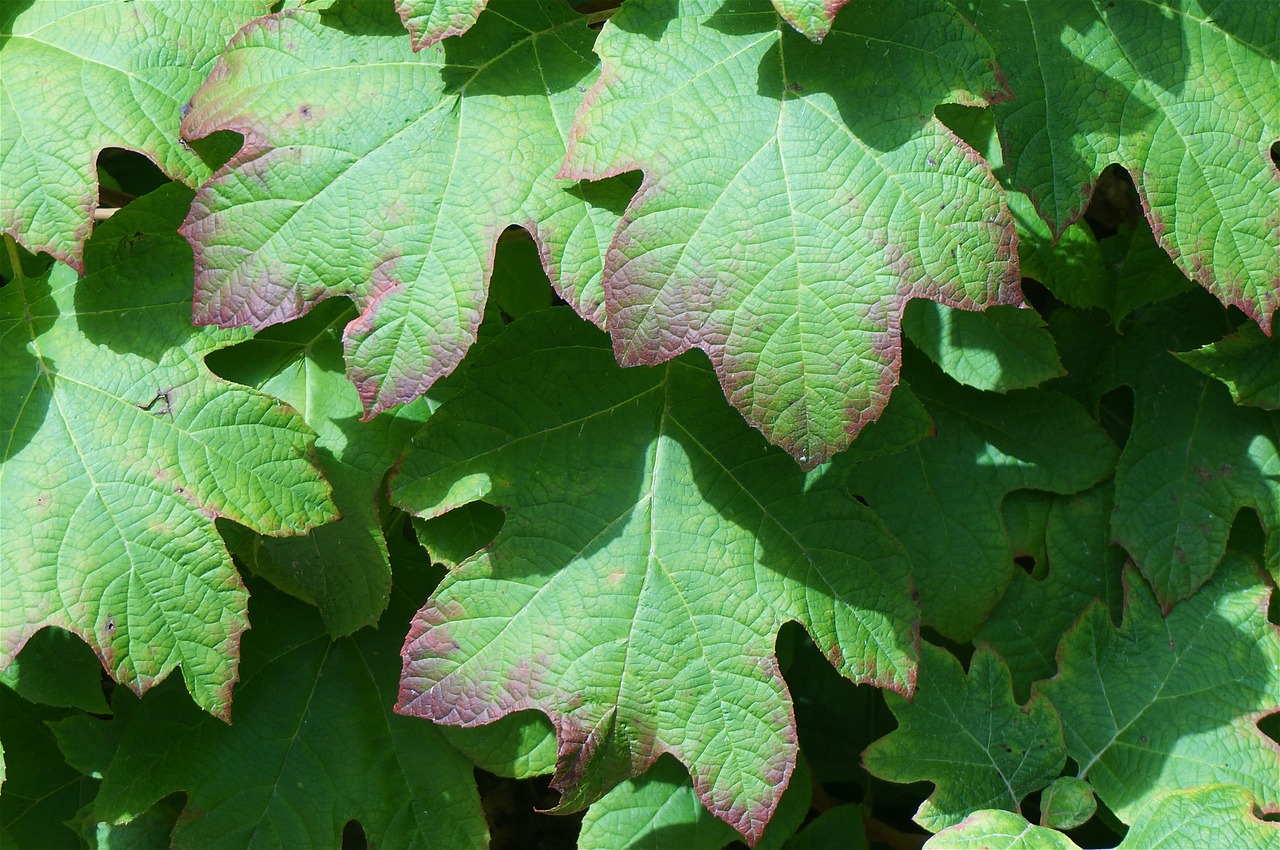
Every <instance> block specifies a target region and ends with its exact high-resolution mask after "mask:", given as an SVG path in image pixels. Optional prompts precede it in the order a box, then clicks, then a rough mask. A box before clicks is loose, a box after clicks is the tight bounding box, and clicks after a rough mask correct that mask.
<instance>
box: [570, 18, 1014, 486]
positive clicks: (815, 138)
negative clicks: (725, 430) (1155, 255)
mask: <svg viewBox="0 0 1280 850" xmlns="http://www.w3.org/2000/svg"><path fill="white" fill-rule="evenodd" d="M595 49H596V52H598V53H599V54H600V56H601V58H602V60H603V67H604V70H603V72H602V74H601V76H600V79H599V81H598V82H597V83H596V84H595V86H594V87H593V88H592V90H591V91H590V92H589V93H588V94H587V97H586V100H585V101H584V103H583V107H582V109H581V110H580V111H579V113H578V116H577V118H576V119H575V122H574V128H573V131H572V134H571V143H570V147H569V154H568V157H567V159H566V160H565V167H564V169H563V170H562V172H561V173H562V174H563V175H565V176H569V177H578V178H589V179H599V178H603V177H608V176H611V175H617V174H621V173H623V172H626V171H632V170H636V169H640V168H643V169H644V170H645V179H644V183H643V184H642V186H641V188H640V192H639V193H638V194H637V195H636V196H635V198H633V199H632V201H631V203H630V205H629V206H628V207H627V212H626V214H625V216H624V218H623V223H622V225H621V226H620V228H619V230H618V232H617V234H616V235H615V236H614V239H613V242H612V243H611V245H610V247H609V251H608V254H607V255H606V257H605V270H604V288H605V293H606V303H607V309H608V314H609V322H608V327H609V331H610V333H611V334H612V335H613V343H614V349H615V351H616V353H617V355H618V358H619V361H620V362H621V363H623V364H624V365H636V364H641V363H644V364H650V365H652V364H656V363H660V362H663V361H665V360H667V359H669V358H671V357H674V356H676V355H677V354H679V353H681V352H682V351H686V350H688V349H690V348H701V349H702V350H704V351H705V352H706V353H707V354H708V356H709V357H710V358H711V362H712V363H713V364H714V365H715V368H716V372H717V375H718V376H719V378H720V383H721V386H722V388H723V389H724V391H725V394H726V396H728V398H729V400H730V401H731V402H732V403H733V405H734V406H735V407H737V408H738V409H739V410H740V411H742V413H743V415H744V416H746V417H747V420H748V421H749V422H751V423H752V424H753V425H755V426H756V427H758V428H760V429H761V430H762V431H763V432H764V434H765V436H766V437H768V438H769V440H770V441H771V442H773V443H776V444H778V445H780V446H782V447H783V448H785V449H786V450H787V451H788V452H790V453H791V454H792V455H793V456H795V458H796V460H797V461H798V462H799V463H800V464H801V465H802V466H804V467H806V468H810V467H813V466H816V465H818V464H819V463H821V462H822V461H824V460H826V459H827V458H828V457H830V456H831V455H832V454H834V453H835V452H837V451H839V450H841V449H843V448H844V447H845V446H847V445H849V443H850V442H851V441H852V440H853V439H854V437H855V436H857V434H858V432H859V431H860V430H861V429H862V428H863V427H864V426H865V425H866V424H867V423H869V422H872V421H874V420H875V419H876V418H877V417H878V416H879V414H880V412H881V410H883V409H884V406H885V402H886V401H887V400H888V398H889V394H890V391H891V390H892V388H893V386H894V385H895V384H897V382H898V364H899V359H900V348H899V333H898V324H899V319H900V317H901V314H902V309H903V307H904V305H905V304H906V302H907V301H908V300H909V299H911V298H928V299H930V300H934V301H938V302H940V303H943V304H946V305H948V306H952V307H961V308H964V309H970V310H980V309H984V308H986V307H989V306H991V305H993V304H1015V303H1018V302H1019V301H1020V300H1021V296H1020V295H1019V293H1018V287H1017V282H1018V277H1017V273H1016V263H1015V260H1014V256H1013V243H1014V231H1013V221H1012V219H1011V218H1010V217H1009V212H1008V209H1007V208H1006V207H1005V205H1004V198H1003V193H1002V192H1001V190H1000V188H999V186H998V184H997V183H996V181H995V178H994V177H992V176H991V174H990V172H989V171H988V169H987V167H986V165H985V164H984V163H983V162H982V160H981V159H980V158H979V157H978V156H977V155H976V154H974V153H973V151H972V150H970V149H969V148H968V147H967V146H965V145H963V144H962V143H960V142H959V141H958V140H957V139H956V138H955V136H954V135H953V134H952V133H951V132H950V131H949V130H947V129H946V128H945V127H944V126H943V125H942V124H941V123H940V122H938V121H937V120H936V119H935V118H934V117H933V110H934V107H935V106H936V105H937V104H939V103H942V102H947V101H954V102H960V103H968V104H978V103H985V102H989V101H991V100H993V99H997V98H999V97H1003V96H1004V92H1003V90H1002V89H1001V87H1000V84H999V81H998V80H997V79H996V76H995V74H994V73H993V71H992V65H991V61H992V60H991V55H990V54H989V53H988V52H987V48H986V45H985V44H984V43H982V42H981V40H980V39H978V38H977V37H976V36H975V34H974V33H973V31H972V30H971V29H970V28H969V27H968V26H967V25H966V23H965V22H964V21H963V19H962V18H960V17H959V15H958V14H957V13H956V12H955V11H954V10H952V9H951V8H950V6H949V5H947V4H945V3H942V2H940V1H939V0H910V2H902V3H892V4H888V5H886V6H872V5H870V4H864V3H859V4H855V5H854V6H851V7H848V8H846V9H845V10H844V12H843V13H842V14H841V16H840V19H839V21H838V22H837V24H836V25H835V27H834V28H833V29H832V30H831V32H830V33H829V34H828V35H827V37H826V41H825V42H824V43H823V45H822V46H821V47H816V46H814V45H813V44H810V43H809V42H808V41H806V40H805V39H804V38H803V37H801V36H799V35H797V34H795V33H792V32H791V31H790V30H789V29H788V28H786V26H785V25H784V24H783V23H782V22H781V21H780V20H779V19H778V17H777V15H776V14H775V13H774V10H773V9H771V8H769V7H768V6H767V5H765V4H764V2H763V0H741V2H732V3H729V4H727V5H724V4H721V3H711V2H706V0H666V1H665V2H662V1H661V0H654V2H648V3H645V2H641V3H628V4H626V5H625V6H624V7H623V8H622V9H620V10H619V11H618V13H617V14H616V15H614V16H613V17H612V18H611V19H610V21H609V23H608V24H607V25H606V26H605V28H604V30H603V31H602V33H601V35H600V38H599V39H598V41H597V42H596V48H595ZM939 55H945V56H946V60H945V61H944V62H939V61H938V60H937V58H936V57H938V56H939ZM784 57H785V59H784ZM888 67H892V68H894V69H895V71H894V73H892V74H887V73H885V69H886V68H888ZM711 115H714V116H715V119H714V120H709V116H711Z"/></svg>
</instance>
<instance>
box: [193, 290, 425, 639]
mask: <svg viewBox="0 0 1280 850" xmlns="http://www.w3.org/2000/svg"><path fill="white" fill-rule="evenodd" d="M333 308H345V309H340V310H335V309H333ZM348 313H350V305H343V304H331V305H326V306H325V307H324V308H321V309H319V310H316V311H313V312H312V313H311V314H310V315H308V316H307V317H306V318H305V319H303V320H302V321H300V322H294V323H291V324H289V325H287V326H284V327H281V328H269V329H267V330H265V331H262V332H261V333H259V334H258V335H257V336H256V337H255V338H254V339H252V340H250V341H249V342H246V343H242V344H241V345H238V346H234V347H232V348H228V349H223V350H222V351H220V352H218V353H217V354H215V355H213V356H212V357H210V359H209V365H210V366H211V367H212V368H213V369H215V370H216V371H218V372H219V374H221V375H222V376H223V377H225V378H229V379H231V380H235V381H237V382H239V383H242V384H248V385H250V386H253V387H256V388H258V389H260V390H262V391H263V392H267V393H270V394H271V395H273V396H275V397H276V398H278V399H281V400H282V401H284V402H285V403H287V404H289V405H292V406H293V407H294V408H295V409H297V410H299V411H302V415H303V418H304V419H305V420H306V422H307V424H308V425H310V426H311V427H312V428H314V429H315V431H316V433H317V435H318V438H317V440H316V453H317V457H318V460H319V465H320V468H321V470H323V472H324V474H325V477H326V478H327V479H328V480H329V482H330V483H331V484H332V485H333V488H334V497H333V498H334V504H335V505H337V508H338V511H339V512H340V513H341V514H342V518H341V519H340V520H338V521H337V522H332V523H328V524H327V525H322V526H320V527H319V528H316V529H313V530H312V531H311V533H310V534H308V535H307V536H306V537H289V538H273V537H260V536H258V535H247V534H246V535H243V537H241V536H240V535H237V537H236V538H235V539H234V540H233V543H232V545H233V551H237V553H238V554H239V555H240V556H241V557H242V558H244V559H245V560H246V561H248V563H249V564H250V565H251V566H252V568H253V569H254V571H255V572H258V573H259V574H261V575H264V576H266V577H267V578H269V579H270V580H271V581H272V582H273V583H274V584H275V585H276V586H277V587H280V588H282V589H284V590H287V591H288V592H290V593H292V594H294V595H295V596H297V597H299V598H300V599H305V600H306V601H308V602H310V603H312V604H314V605H317V606H318V607H319V608H320V614H321V615H322V616H323V617H324V619H325V623H326V624H327V625H328V627H329V631H330V633H331V634H333V635H335V636H341V635H345V634H350V633H351V632H353V631H355V630H356V629H358V628H361V627H362V626H369V625H373V624H374V623H376V622H378V617H379V616H380V615H381V614H382V611H383V609H384V608H386V606H387V599H388V598H389V594H390V592H391V563H390V560H389V558H388V555H387V544H386V541H385V540H384V539H383V534H382V525H381V519H380V513H379V510H378V500H379V495H380V491H381V489H382V479H383V478H384V477H385V476H386V473H387V470H388V469H389V468H390V466H391V464H392V463H393V462H394V461H395V459H396V458H397V457H398V456H399V454H400V452H401V450H402V449H403V448H404V445H405V443H407V442H408V440H409V437H410V436H412V435H413V432H414V431H416V430H417V429H418V427H420V426H421V424H422V422H423V421H424V420H425V419H426V418H427V416H428V415H429V407H428V402H427V400H426V399H418V400H417V401H415V402H413V403H412V404H411V405H408V406H406V407H404V408H401V409H399V410H396V411H394V412H392V413H388V414H387V415H385V416H380V417H378V418H377V419H375V420H374V421H373V422H360V421H359V419H360V413H361V408H360V398H359V396H357V395H356V391H355V388H354V387H352V386H351V383H350V382H349V381H348V380H347V379H346V376H345V375H344V374H343V369H342V342H341V340H340V338H339V333H340V332H341V328H342V325H343V324H345V323H346V321H345V320H346V319H349V318H350V316H349V315H347V314H348Z"/></svg>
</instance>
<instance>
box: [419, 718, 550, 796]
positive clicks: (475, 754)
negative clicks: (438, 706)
mask: <svg viewBox="0 0 1280 850" xmlns="http://www.w3.org/2000/svg"><path fill="white" fill-rule="evenodd" d="M436 728H437V729H439V730H440V734H442V735H444V739H445V740H446V741H448V742H449V743H450V744H452V745H453V746H454V748H456V749H457V750H459V751H460V752H461V753H462V754H463V755H465V756H466V757H467V758H468V759H470V760H471V761H472V762H474V763H475V765H476V767H478V768H480V769H481V770H487V771H488V772H490V773H492V774H495V775H497V776H508V777H511V778H512V779H529V778H531V777H534V776H545V775H546V774H548V773H551V772H553V771H554V770H555V769H556V730H555V728H554V727H552V725H551V722H550V721H549V720H547V718H546V717H545V716H544V715H542V714H540V713H538V712H536V711H521V712H517V713H516V714H508V715H507V716H506V717H504V718H502V719H501V720H499V721H497V722H495V723H490V724H489V725H488V726H472V727H470V728H462V727H459V726H437V727H436Z"/></svg>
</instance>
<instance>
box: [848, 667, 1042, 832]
mask: <svg viewBox="0 0 1280 850" xmlns="http://www.w3.org/2000/svg"><path fill="white" fill-rule="evenodd" d="M885 701H886V702H888V704H889V708H890V710H891V711H893V716H894V717H895V718H897V720H898V728H897V729H896V730H894V731H893V732H890V733H889V734H888V735H886V736H885V737H883V738H881V739H880V740H878V741H876V742H874V743H873V744H872V745H871V746H870V747H868V748H867V751H866V752H865V753H864V754H863V764H864V765H865V766H866V768H867V770H869V771H870V772H871V773H872V774H874V775H876V776H879V777H880V778H881V779H888V780H890V781H891V782H919V781H922V780H927V781H929V782H932V783H933V784H934V785H935V786H937V790H935V791H934V792H933V794H931V795H929V798H928V799H926V800H925V801H924V802H923V803H921V804H920V808H919V810H918V811H916V814H915V817H914V818H913V820H915V822H916V823H918V824H920V825H921V826H923V827H924V828H925V829H927V830H929V831H930V832H939V831H940V830H943V829H946V828H947V827H949V826H955V825H956V824H958V823H960V821H962V820H964V819H965V818H966V817H968V816H969V815H971V814H973V813H974V812H976V811H980V810H982V809H993V808H999V809H1007V810H1009V811H1013V812H1019V813H1020V812H1021V805H1022V798H1023V797H1025V796H1027V795H1028V794H1030V793H1031V792H1032V791H1038V790H1039V789H1041V788H1043V787H1044V786H1045V785H1048V784H1049V783H1050V782H1051V781H1052V780H1053V779H1054V777H1056V776H1057V775H1058V773H1059V772H1060V771H1061V770H1062V766H1063V764H1064V763H1065V762H1066V759H1067V754H1066V750H1065V749H1064V748H1063V743H1062V725H1061V724H1060V723H1059V722H1058V715H1057V712H1055V711H1054V709H1053V705H1052V704H1050V702H1049V700H1047V699H1045V698H1044V697H1043V696H1034V697H1032V698H1031V701H1030V702H1028V703H1027V704H1026V705H1025V706H1020V705H1018V704H1017V703H1016V702H1014V699H1013V690H1012V682H1011V680H1010V679H1009V670H1008V668H1007V667H1005V665H1004V661H1002V660H1001V659H1000V656H998V655H996V654H995V652H993V651H992V650H991V649H990V648H989V647H985V646H982V647H979V648H978V650H977V651H976V652H975V653H974V654H973V660H972V661H971V662H970V664H969V673H968V675H965V672H964V668H963V667H961V666H960V662H959V661H957V660H956V658H955V656H953V655H952V654H951V653H950V652H947V651H946V650H945V649H940V648H938V647H936V646H933V645H932V644H929V643H921V644H920V676H919V679H918V680H917V686H916V692H915V697H914V699H913V700H911V701H910V702H909V701H907V700H906V699H905V698H903V697H901V696H899V695H898V694H893V693H888V694H885Z"/></svg>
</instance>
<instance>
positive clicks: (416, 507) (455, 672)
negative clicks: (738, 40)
mask: <svg viewBox="0 0 1280 850" xmlns="http://www.w3.org/2000/svg"><path fill="white" fill-rule="evenodd" d="M560 470H563V471H560ZM802 486H803V476H802V473H801V472H800V470H799V469H797V468H796V467H795V465H794V464H793V463H792V462H791V461H790V460H788V459H787V458H786V457H785V456H784V455H782V454H781V453H780V452H777V451H770V450H769V449H768V447H767V446H766V444H765V443H764V441H763V440H762V439H761V438H760V436H759V434H757V433H755V432H754V431H752V430H751V429H750V428H748V427H747V426H746V424H745V423H744V422H743V421H742V419H741V417H740V416H738V415H737V414H736V413H734V412H733V411H732V410H730V409H729V408H728V407H726V406H725V405H724V404H723V403H722V402H721V401H720V400H719V397H718V394H717V393H716V392H715V389H714V382H713V378H712V377H711V374H710V373H709V371H707V370H706V369H705V368H704V367H703V366H702V365H701V364H699V363H697V362H696V361H690V360H688V359H682V360H679V361H676V362H673V363H671V364H670V365H668V366H665V367H663V368H656V369H619V368H618V366H617V364H616V362H615V361H614V358H613V354H612V353H611V351H610V350H609V348H608V345H607V341H606V340H605V339H604V337H603V335H602V334H601V333H600V332H599V331H597V330H595V329H593V328H591V327H589V326H587V325H585V324H584V323H581V322H578V321H576V320H574V319H573V318H572V317H571V316H570V315H568V313H567V312H566V311H550V312H543V313H539V314H535V315H533V316H531V317H529V318H526V319H524V320H522V321H519V322H516V323H514V324H512V325H511V326H510V327H508V329H507V330H506V331H505V332H504V333H503V334H502V335H501V336H499V337H498V338H497V339H496V340H495V341H494V342H492V343H491V344H490V345H489V346H488V347H486V348H485V349H484V350H483V351H482V352H481V353H480V356H479V357H477V358H475V359H474V360H473V362H472V363H471V365H470V366H469V367H468V370H467V380H466V384H465V386H464V388H463V390H462V392H461V393H460V394H459V395H458V396H457V397H455V398H453V399H451V400H450V401H449V402H448V403H446V404H445V405H444V406H442V407H441V409H440V410H439V411H438V412H437V413H436V414H435V415H434V416H433V417H432V418H431V419H430V420H429V421H428V422H427V425H426V426H425V427H424V429H423V430H422V431H421V432H420V433H419V434H418V436H417V437H415V438H414V441H413V444H412V447H411V448H410V450H409V451H408V453H407V454H406V456H405V458H404V460H403V461H402V463H401V467H400V474H399V475H398V476H397V477H395V478H393V479H392V499H393V501H394V502H395V503H396V504H398V505H400V506H402V507H404V508H405V509H406V510H410V511H412V512H414V513H416V514H418V515H419V516H424V517H431V516H438V515H440V514H443V513H445V512H447V511H449V510H452V509H454V508H456V507H459V506H461V505H465V504H468V503H470V502H473V501H476V500H480V499H484V500H487V501H489V502H491V503H494V504H497V505H501V506H505V507H506V508H507V518H506V522H505V523H504V525H503V526H502V530H501V532H499V534H498V537H497V538H496V539H495V540H494V541H493V543H492V544H491V545H490V546H488V547H487V548H486V549H484V550H483V551H481V552H480V553H479V554H478V555H476V556H475V557H474V558H472V559H470V560H468V561H467V562H465V563H464V564H462V565H461V566H460V567H459V568H458V569H456V570H454V571H453V572H451V573H450V574H449V575H448V576H446V578H445V579H444V581H443V582H442V583H441V585H440V587H439V588H438V589H437V591H436V593H435V594H434V595H433V596H432V598H431V600H430V601H429V602H428V603H427V605H426V606H424V607H423V609H422V610H421V611H420V612H419V613H418V615H417V617H416V618H415V619H414V622H413V626H412V628H411V630H410V634H409V638H408V640H407V642H406V644H405V649H404V657H405V665H404V672H403V676H402V680H401V692H400V702H399V704H398V706H397V710H398V711H401V712H403V713H406V714H414V715H419V716H422V717H426V718H429V719H432V720H434V721H436V722H441V723H446V724H449V725H457V726H473V725H480V724H485V723H490V722H493V721H494V720H497V719H498V718H500V717H503V716H505V715H507V714H509V713H511V712H514V711H520V710H523V709H529V708H536V709H538V710H539V711H542V712H543V713H544V714H546V715H547V716H548V717H550V718H551V721H552V723H553V724H554V725H555V727H556V730H557V737H558V741H559V759H558V764H557V768H556V774H555V776H554V777H553V780H552V787H553V788H555V789H556V790H558V791H560V792H561V793H562V794H563V798H562V801H561V805H560V807H559V808H560V810H572V809H573V808H581V807H582V806H585V805H587V804H589V803H590V802H592V801H593V800H595V799H598V798H599V797H600V796H602V795H603V794H604V793H605V792H606V791H607V790H608V789H609V788H610V787H612V786H613V785H615V784H616V783H617V782H619V781H621V780H623V779H626V778H627V777H630V776H636V775H638V774H640V773H642V772H643V771H644V770H645V769H646V768H647V767H648V766H649V765H650V764H652V763H653V761H654V759H656V758H657V757H658V755H660V754H661V753H663V752H669V753H671V754H672V755H674V756H675V757H676V758H678V759H679V760H680V761H681V762H683V763H684V764H685V765H686V767H688V769H689V772H690V773H691V774H692V777H693V782H694V788H695V789H696V791H697V794H698V798H699V799H700V800H701V801H702V803H703V805H705V806H706V807H707V808H708V809H709V810H710V811H711V812H712V813H713V814H715V815H716V816H717V817H719V818H721V819H722V820H724V821H726V822H727V823H729V824H730V825H731V826H733V827H734V828H735V829H736V830H738V832H739V833H741V834H742V835H743V836H744V837H745V838H746V839H747V840H748V841H750V842H755V841H758V840H759V839H760V837H761V834H762V832H763V831H764V826H765V824H766V823H768V821H769V819H770V817H771V815H772V814H773V811H774V809H775V807H776V806H777V805H778V800H779V797H780V796H781V791H782V789H783V788H785V787H786V784H787V781H788V777H790V776H791V774H792V769H793V765H794V759H795V753H796V736H795V729H794V724H793V721H792V709H791V702H790V698H789V696H788V693H787V688H786V685H785V683H784V681H783V679H782V677H781V675H780V673H779V670H778V664H777V661H776V659H775V657H774V640H775V636H776V634H777V631H778V629H779V628H780V627H781V626H782V624H783V623H784V622H786V621H789V620H796V621H799V622H800V623H801V624H802V625H803V626H804V627H805V628H806V629H807V630H808V631H809V633H810V634H811V635H813V637H814V639H815V641H816V642H817V643H818V645H819V646H820V647H821V648H822V650H823V652H824V654H825V655H826V656H827V658H828V659H829V660H830V661H831V662H832V663H833V664H835V665H836V667H837V668H838V669H839V670H840V672H841V673H843V674H844V675H846V676H848V677H849V678H852V679H854V680H856V681H863V682H872V683H875V684H877V685H879V686H881V687H889V688H893V689H896V690H900V691H904V692H909V691H910V690H911V688H912V685H913V682H914V670H915V649H914V646H915V641H916V638H915V634H914V631H913V628H914V617H915V611H914V606H913V604H912V602H911V599H910V590H909V584H908V580H907V574H906V568H907V565H906V561H905V557H904V555H903V553H902V550H901V547H900V546H899V544H897V542H896V541H894V540H893V538H892V537H891V536H890V535H888V534H887V533H886V532H885V530H884V527H883V526H882V525H881V524H880V523H879V522H878V521H877V520H876V519H875V517H874V516H873V515H872V514H871V513H870V511H868V510H867V509H865V508H864V507H862V506H861V505H859V504H858V503H857V502H856V501H854V500H853V499H851V498H848V497H846V496H844V495H843V494H841V493H839V492H838V491H837V490H835V489H834V488H825V487H823V488H815V489H814V490H812V491H810V492H809V493H807V494H806V493H804V492H803V491H802ZM583 600H590V603H589V606H590V607H589V613H590V616H584V613H583ZM727 612H732V613H731V615H729V616H726V613H727Z"/></svg>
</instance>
